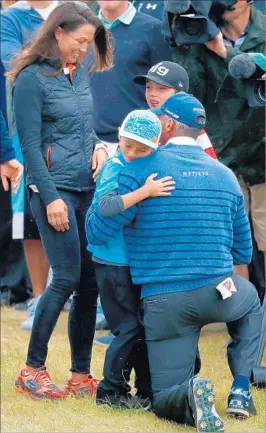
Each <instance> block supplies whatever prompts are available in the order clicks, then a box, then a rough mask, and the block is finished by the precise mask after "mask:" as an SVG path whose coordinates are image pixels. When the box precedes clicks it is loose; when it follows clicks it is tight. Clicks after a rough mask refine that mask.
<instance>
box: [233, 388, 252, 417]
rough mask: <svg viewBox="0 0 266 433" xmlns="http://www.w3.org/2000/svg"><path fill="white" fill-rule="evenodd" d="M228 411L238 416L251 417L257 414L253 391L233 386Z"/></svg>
mask: <svg viewBox="0 0 266 433" xmlns="http://www.w3.org/2000/svg"><path fill="white" fill-rule="evenodd" d="M226 412H227V413H228V414H229V415H231V416H234V417H236V418H249V417H250V416H252V415H256V413H257V411H256V408H255V404H254V400H253V397H252V394H251V392H247V391H243V390H242V389H234V388H233V389H232V391H231V392H230V394H229V397H228V407H227V411H226Z"/></svg>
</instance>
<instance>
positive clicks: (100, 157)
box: [91, 148, 108, 182]
mask: <svg viewBox="0 0 266 433" xmlns="http://www.w3.org/2000/svg"><path fill="white" fill-rule="evenodd" d="M107 159H108V155H107V152H106V151H105V150H104V149H102V148H101V149H97V150H95V151H94V152H93V155H92V164H91V166H92V170H93V172H94V173H93V175H92V177H93V180H94V182H96V180H97V177H98V176H99V172H100V170H101V168H102V166H103V165H104V163H105V162H106V161H107Z"/></svg>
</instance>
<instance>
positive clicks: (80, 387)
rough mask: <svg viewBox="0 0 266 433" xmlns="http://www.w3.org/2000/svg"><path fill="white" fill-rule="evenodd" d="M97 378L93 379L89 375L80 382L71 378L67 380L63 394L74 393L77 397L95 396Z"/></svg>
mask: <svg viewBox="0 0 266 433" xmlns="http://www.w3.org/2000/svg"><path fill="white" fill-rule="evenodd" d="M99 382H100V381H99V380H97V379H93V377H92V376H91V375H89V376H88V377H86V378H85V379H84V380H83V381H82V382H78V383H76V382H73V380H72V379H69V380H68V381H67V384H66V386H65V395H75V396H79V397H85V396H87V395H89V396H90V397H93V398H94V397H96V392H97V388H98V385H99Z"/></svg>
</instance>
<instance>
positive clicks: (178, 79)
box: [133, 62, 189, 92]
mask: <svg viewBox="0 0 266 433" xmlns="http://www.w3.org/2000/svg"><path fill="white" fill-rule="evenodd" d="M147 80H151V81H154V82H155V83H157V84H162V85H163V86H166V87H173V88H174V89H176V90H179V91H183V92H188V88H189V78H188V74H187V71H186V70H185V69H184V68H183V67H182V66H180V65H178V64H177V63H173V62H160V63H157V65H155V66H153V67H152V68H151V69H150V70H149V71H148V73H147V75H137V76H136V77H135V78H134V80H133V81H134V82H135V83H137V84H146V82H147Z"/></svg>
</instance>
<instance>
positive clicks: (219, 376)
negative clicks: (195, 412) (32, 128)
mask: <svg viewBox="0 0 266 433" xmlns="http://www.w3.org/2000/svg"><path fill="white" fill-rule="evenodd" d="M24 317H25V312H18V311H15V310H14V309H12V308H1V322H2V326H1V355H2V356H1V372H2V375H1V432H3V433H4V432H127V433H130V432H160V433H164V432H165V433H174V432H194V431H195V430H194V429H193V428H191V427H185V426H181V425H178V424H175V423H172V422H168V421H164V420H161V419H158V418H157V417H156V416H155V415H154V414H152V413H134V412H130V411H112V410H109V409H106V408H97V407H96V406H95V405H94V403H93V402H92V401H91V400H90V398H84V399H76V398H71V397H70V398H68V399H67V400H66V401H62V402H55V403H53V402H43V403H41V402H38V401H34V400H31V399H30V398H28V397H25V396H23V395H20V394H18V393H16V392H15V390H14V385H13V384H14V379H15V377H16V375H17V374H18V371H19V369H20V368H21V366H23V362H24V359H25V356H26V350H27V343H28V339H29V333H28V332H27V331H21V330H20V328H19V326H20V323H21V321H22V320H23V319H24ZM66 322H67V314H66V313H62V314H61V317H60V319H59V322H58V325H57V327H56V330H55V332H54V334H53V336H52V339H51V342H50V346H49V347H50V350H49V356H48V359H47V366H48V367H49V371H50V373H51V374H52V377H53V379H54V381H55V382H56V383H57V384H61V385H63V384H64V383H65V382H66V380H67V378H68V374H69V373H68V368H69V359H70V356H69V344H68V338H67V333H66ZM227 338H228V337H227V334H226V332H224V331H219V332H218V331H217V332H204V333H203V335H202V337H201V342H200V351H201V357H202V364H203V367H202V372H201V374H202V375H206V376H207V377H210V378H211V379H212V380H213V381H214V383H215V386H216V394H217V405H216V406H217V410H218V412H219V414H220V415H221V416H222V417H223V418H224V420H225V423H226V431H227V432H243V433H244V432H264V431H265V393H264V391H263V390H260V391H258V390H254V391H253V393H254V397H255V401H256V406H257V410H258V415H257V416H256V417H253V418H250V419H248V420H246V421H237V420H234V419H231V418H229V417H227V416H226V413H225V409H226V400H227V393H228V390H229V388H230V385H231V376H230V372H229V369H228V366H227V361H226V357H225V353H226V352H225V343H226V341H227ZM104 352H105V349H104V347H101V346H97V345H95V346H94V349H93V362H92V372H93V374H94V376H95V377H97V378H100V377H101V375H102V367H103V362H104ZM264 364H265V363H264Z"/></svg>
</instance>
